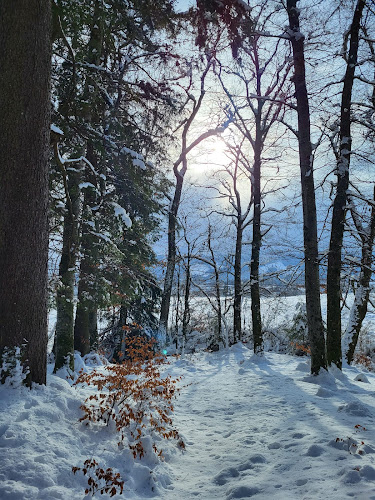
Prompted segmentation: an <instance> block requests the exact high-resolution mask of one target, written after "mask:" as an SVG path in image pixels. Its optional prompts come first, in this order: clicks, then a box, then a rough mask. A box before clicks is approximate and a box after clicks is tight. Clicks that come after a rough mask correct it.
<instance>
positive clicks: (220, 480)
mask: <svg viewBox="0 0 375 500" xmlns="http://www.w3.org/2000/svg"><path fill="white" fill-rule="evenodd" d="M264 463H266V459H265V457H264V456H263V455H260V454H256V455H253V456H251V457H250V458H249V459H248V460H247V461H246V462H242V463H241V464H239V465H238V466H237V467H228V468H226V469H223V470H222V471H220V472H219V474H216V476H215V477H214V478H213V481H214V483H216V484H218V485H219V486H223V485H224V484H226V483H227V482H228V481H230V480H231V479H233V478H236V477H238V476H239V475H240V472H243V471H248V470H252V469H254V468H255V466H256V465H259V464H264ZM233 498H242V497H233Z"/></svg>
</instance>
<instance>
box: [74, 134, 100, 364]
mask: <svg viewBox="0 0 375 500" xmlns="http://www.w3.org/2000/svg"><path fill="white" fill-rule="evenodd" d="M86 156H87V159H88V160H89V161H90V163H91V164H92V165H93V166H94V168H96V166H97V162H96V158H95V155H94V151H93V145H92V143H91V142H90V143H89V144H88V148H87V154H86ZM94 177H95V176H94V174H93V173H92V172H91V171H89V170H88V169H87V172H86V178H87V179H89V181H90V182H91V183H92V184H93V185H95V184H94V183H95V178H94ZM96 201H97V197H96V193H95V191H94V190H93V189H91V188H86V190H85V195H84V201H83V210H82V214H83V221H82V237H81V264H80V270H79V283H78V297H77V298H78V301H77V310H76V318H75V324H74V348H75V349H76V350H77V351H79V352H80V353H81V354H82V355H83V356H84V355H85V354H87V353H88V352H90V348H91V338H95V336H96V335H97V325H96V324H95V322H94V321H93V320H94V319H95V318H96V316H97V312H96V311H97V306H96V287H95V282H96V272H97V268H96V267H95V265H96V263H97V261H98V249H97V245H98V243H97V237H96V236H95V235H93V234H92V231H93V228H92V225H95V220H94V217H93V215H92V211H91V207H93V206H94V204H95V203H96Z"/></svg>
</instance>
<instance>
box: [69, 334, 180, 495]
mask: <svg viewBox="0 0 375 500" xmlns="http://www.w3.org/2000/svg"><path fill="white" fill-rule="evenodd" d="M154 343H155V341H154V340H148V339H145V338H143V337H133V338H129V339H128V340H127V344H126V352H125V353H124V354H125V360H124V361H123V362H122V363H121V364H117V365H108V366H105V367H104V371H98V370H93V371H92V372H91V373H82V372H81V373H80V374H79V377H78V379H77V380H76V382H75V385H77V384H86V385H88V386H94V387H95V388H96V389H97V392H96V393H95V394H92V395H91V396H89V397H88V398H86V400H85V402H84V404H83V405H82V406H81V409H82V410H83V416H82V417H81V418H80V421H85V422H86V423H87V425H89V424H90V423H94V424H98V425H100V424H102V425H107V426H108V425H109V424H110V423H112V424H114V426H115V428H116V431H117V432H118V434H119V441H118V445H119V447H121V446H123V445H124V442H125V441H127V444H128V446H129V448H130V450H131V451H132V453H133V457H134V459H136V458H137V457H138V458H140V459H141V458H142V457H144V456H145V454H146V453H148V452H149V451H146V448H147V447H145V446H144V443H143V439H144V438H145V437H146V435H148V434H151V436H155V435H158V436H160V437H162V438H164V439H175V440H177V445H178V446H179V447H180V448H181V449H184V448H185V444H184V442H183V440H182V439H181V438H180V435H179V433H178V431H177V429H176V428H175V427H174V425H173V421H172V418H171V415H172V412H173V410H174V408H173V400H174V399H175V397H176V395H177V394H178V393H179V389H178V388H177V382H178V381H179V380H180V378H175V379H173V378H172V377H171V376H170V375H165V376H164V375H163V374H162V373H161V368H162V367H163V366H165V365H166V364H167V360H166V357H165V356H163V355H161V354H160V353H155V352H154V349H153V348H154ZM152 448H153V451H154V452H155V453H156V454H157V455H158V456H159V457H160V458H161V459H163V452H162V449H159V448H158V447H157V445H156V443H155V441H153V443H152ZM86 462H87V464H88V463H89V461H86ZM86 462H85V464H86ZM87 464H86V466H85V467H84V468H77V467H74V468H73V471H74V472H77V471H78V470H81V471H83V472H84V474H86V473H87V471H88V469H89V468H90V467H91V468H94V469H95V470H94V472H95V474H96V472H97V471H99V472H100V477H99V476H98V475H97V474H96V477H97V479H103V478H104V479H105V480H106V481H107V482H109V484H107V483H106V484H105V486H104V488H106V487H109V488H110V487H111V486H113V487H116V486H120V483H121V480H120V476H119V475H117V474H116V475H113V473H112V470H111V469H107V471H108V472H107V474H106V475H104V476H103V473H102V471H103V469H101V468H100V467H99V466H98V464H97V463H96V462H95V464H94V465H91V466H90V467H88V466H87ZM85 470H86V472H85ZM111 474H112V476H111ZM111 478H113V480H112V479H111ZM92 481H94V483H97V481H96V480H95V479H94V478H93V476H92V474H91V475H90V476H89V486H90V483H91V486H95V488H94V489H95V491H101V490H100V488H99V487H98V484H93V482H92ZM111 481H112V483H111ZM95 491H93V490H92V489H91V490H90V492H91V493H95ZM106 491H107V492H112V491H115V490H114V489H112V490H111V489H109V490H106ZM119 493H120V494H121V493H122V489H121V491H120V492H119Z"/></svg>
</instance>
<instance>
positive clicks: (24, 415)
mask: <svg viewBox="0 0 375 500" xmlns="http://www.w3.org/2000/svg"><path fill="white" fill-rule="evenodd" d="M29 416H30V413H29V412H28V411H23V412H21V413H20V414H19V415H18V417H17V418H16V422H23V421H24V420H27V419H28V418H29Z"/></svg>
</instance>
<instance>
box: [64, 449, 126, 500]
mask: <svg viewBox="0 0 375 500" xmlns="http://www.w3.org/2000/svg"><path fill="white" fill-rule="evenodd" d="M72 471H73V474H76V472H78V471H82V472H83V474H84V476H86V475H87V477H88V479H87V483H88V486H89V487H88V488H86V490H85V494H86V495H88V494H89V493H91V494H92V495H95V493H97V492H99V493H100V494H101V495H103V493H108V494H109V495H110V496H111V497H114V496H115V495H116V494H119V495H122V492H123V490H124V481H122V480H121V476H120V473H119V472H116V473H114V472H113V470H112V469H111V467H108V468H107V469H105V470H104V469H102V468H101V467H99V464H98V462H97V461H96V460H94V459H93V458H89V459H87V460H85V463H84V466H83V467H72ZM103 482H104V485H103Z"/></svg>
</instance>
